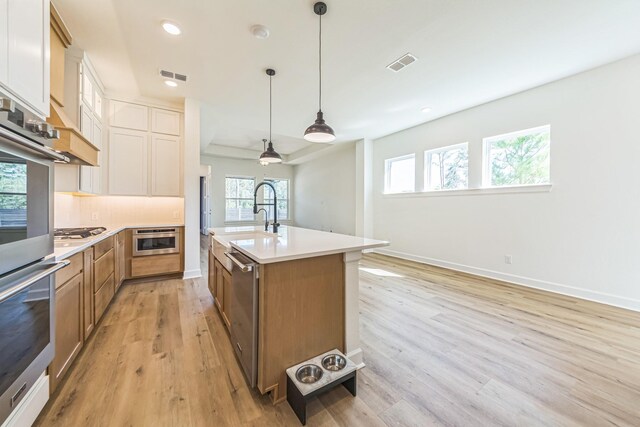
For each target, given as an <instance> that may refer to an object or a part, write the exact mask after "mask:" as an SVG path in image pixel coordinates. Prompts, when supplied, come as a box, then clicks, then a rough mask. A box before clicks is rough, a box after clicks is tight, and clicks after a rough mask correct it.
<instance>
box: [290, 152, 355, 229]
mask: <svg viewBox="0 0 640 427" xmlns="http://www.w3.org/2000/svg"><path fill="white" fill-rule="evenodd" d="M328 151H329V153H328V154H326V155H323V156H321V157H318V158H315V159H313V160H310V161H308V162H306V163H302V164H299V165H296V166H295V183H296V185H295V193H294V195H295V197H294V203H295V209H296V225H297V226H299V227H304V228H311V229H314V230H321V231H332V232H335V233H341V234H350V235H354V234H355V233H356V196H355V195H356V147H355V145H354V144H352V143H349V144H344V148H342V147H340V148H337V149H332V150H328Z"/></svg>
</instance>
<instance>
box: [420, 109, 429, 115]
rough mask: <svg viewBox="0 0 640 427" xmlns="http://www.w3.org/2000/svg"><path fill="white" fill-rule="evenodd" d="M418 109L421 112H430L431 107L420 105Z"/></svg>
mask: <svg viewBox="0 0 640 427" xmlns="http://www.w3.org/2000/svg"><path fill="white" fill-rule="evenodd" d="M420 111H422V112H423V113H425V114H426V113H430V112H431V107H422V108H421V109H420Z"/></svg>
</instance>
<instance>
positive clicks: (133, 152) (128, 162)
mask: <svg viewBox="0 0 640 427" xmlns="http://www.w3.org/2000/svg"><path fill="white" fill-rule="evenodd" d="M148 142H149V139H148V135H147V133H146V132H140V131H136V130H129V129H118V128H111V129H110V131H109V193H110V194H115V195H123V196H136V195H138V196H140V195H146V194H147V192H148V191H147V184H148V174H147V170H148V169H147V164H148V163H147V162H148V158H147V154H148Z"/></svg>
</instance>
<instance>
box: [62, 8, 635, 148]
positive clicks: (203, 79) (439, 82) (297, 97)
mask: <svg viewBox="0 0 640 427" xmlns="http://www.w3.org/2000/svg"><path fill="white" fill-rule="evenodd" d="M54 3H55V4H56V5H57V7H58V8H59V10H60V12H61V14H62V16H63V18H64V19H65V21H66V22H67V24H68V26H69V28H70V31H71V33H72V35H73V36H74V39H75V44H77V45H78V46H79V47H81V48H83V49H85V50H86V51H87V53H88V54H89V56H90V57H91V59H92V61H93V63H94V65H95V67H96V69H97V71H98V73H99V74H100V77H101V78H102V80H103V82H104V84H105V86H106V87H107V90H108V91H109V92H111V93H121V94H126V95H129V96H136V95H138V96H145V97H153V98H159V99H165V100H168V101H174V102H176V101H180V100H181V99H182V98H184V97H194V98H197V99H200V100H201V101H202V103H203V104H204V108H203V113H202V120H201V121H202V136H203V138H204V144H203V145H204V146H206V145H207V144H209V143H211V144H216V145H226V146H233V147H239V148H246V149H254V150H261V148H262V142H261V139H262V138H265V137H268V123H269V122H268V119H269V115H268V114H269V111H268V106H269V104H268V93H269V92H268V77H267V76H266V75H265V74H264V70H265V68H267V67H273V68H275V69H276V71H277V75H276V76H275V77H274V80H273V92H274V100H273V107H274V120H273V132H274V136H273V142H274V145H275V147H276V150H278V151H279V152H282V153H284V154H289V153H292V152H295V151H297V150H300V149H303V148H305V147H307V146H308V145H309V143H307V142H305V141H304V140H303V139H302V135H303V132H304V130H305V128H306V127H307V126H308V125H310V124H311V123H312V122H313V121H314V120H315V113H316V111H317V94H318V89H317V37H318V34H317V29H318V27H317V26H318V20H317V16H316V15H315V14H314V13H313V10H312V5H313V3H314V1H308V0H307V1H291V0H233V1H231V0H226V1H224V0H187V1H176V0H173V1H171V0H135V1H132V0H94V1H86V0H55V1H54ZM327 4H328V9H329V10H328V13H327V14H326V15H325V16H324V17H323V32H324V38H323V66H324V67H323V68H324V70H323V76H324V82H323V111H324V112H325V119H326V120H327V123H329V124H330V125H331V126H333V128H334V129H335V131H336V134H337V138H338V141H350V140H355V139H360V138H363V137H368V138H377V137H380V136H383V135H387V134H390V133H393V132H395V131H398V130H401V129H404V128H407V127H410V126H414V125H416V124H419V123H422V122H425V121H428V120H433V119H435V118H437V117H441V116H443V115H447V114H450V113H453V112H456V111H460V110H463V109H465V108H469V107H472V106H475V105H478V104H482V103H484V102H487V101H490V100H493V99H497V98H500V97H503V96H506V95H509V94H513V93H516V92H519V91H522V90H525V89H528V88H531V87H535V86H538V85H540V84H544V83H547V82H550V81H553V80H557V79H559V78H562V77H565V76H568V75H571V74H575V73H577V72H580V71H583V70H587V69H589V68H593V67H595V66H598V65H601V64H604V63H607V62H611V61H614V60H616V59H619V58H623V57H625V56H629V55H631V54H634V53H637V52H640V31H639V28H640V27H639V25H638V22H640V1H638V0H615V1H611V0H517V1H514V0H482V1H479V0H335V1H331V0H329V1H327ZM164 19H170V20H173V21H175V22H177V23H179V25H180V26H181V28H182V30H183V34H182V35H180V36H178V37H172V36H169V35H168V34H166V33H164V31H163V30H162V28H161V26H160V24H161V22H162V21H163V20H164ZM253 24H263V25H266V26H267V27H269V28H270V30H271V36H270V37H269V38H268V39H266V40H259V39H256V38H254V37H253V36H252V35H251V33H250V32H249V28H250V27H251V26H252V25H253ZM407 52H411V53H412V54H414V55H415V56H417V57H418V59H419V60H418V62H416V63H414V64H412V65H411V66H409V67H407V68H406V69H405V70H403V71H401V72H399V73H397V74H396V73H393V72H391V71H389V70H387V69H386V68H385V67H386V65H387V64H389V63H390V62H392V61H393V60H395V59H396V58H398V57H399V56H401V55H403V54H405V53H407ZM159 68H165V69H169V70H172V71H175V72H178V73H182V74H187V75H188V77H189V81H188V83H186V84H184V85H181V86H180V87H178V88H176V89H171V88H168V87H166V86H165V85H164V84H163V82H162V79H161V78H160V77H159V76H158V74H157V73H158V69H159ZM423 106H429V107H431V108H433V111H432V112H431V113H429V114H424V113H422V112H421V111H420V108H421V107H423Z"/></svg>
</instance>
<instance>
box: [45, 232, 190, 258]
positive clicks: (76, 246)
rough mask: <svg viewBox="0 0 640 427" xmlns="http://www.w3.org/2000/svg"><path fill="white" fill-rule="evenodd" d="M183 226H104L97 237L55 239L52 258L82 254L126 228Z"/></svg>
mask: <svg viewBox="0 0 640 427" xmlns="http://www.w3.org/2000/svg"><path fill="white" fill-rule="evenodd" d="M183 226H184V224H127V225H114V226H108V227H107V226H105V228H106V229H107V230H106V231H103V232H102V233H100V234H98V235H97V236H92V237H88V238H86V239H55V240H54V243H53V256H54V257H55V260H56V261H61V260H63V259H66V258H69V257H70V256H72V255H75V254H77V253H78V252H82V251H84V250H85V249H87V248H88V247H90V246H93V245H95V244H96V243H98V242H100V241H102V240H104V239H106V238H107V237H109V236H113V235H114V234H118V233H119V232H121V231H122V230H126V229H127V228H149V227H154V228H156V227H157V228H164V227H183ZM88 227H95V225H91V226H88Z"/></svg>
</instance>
